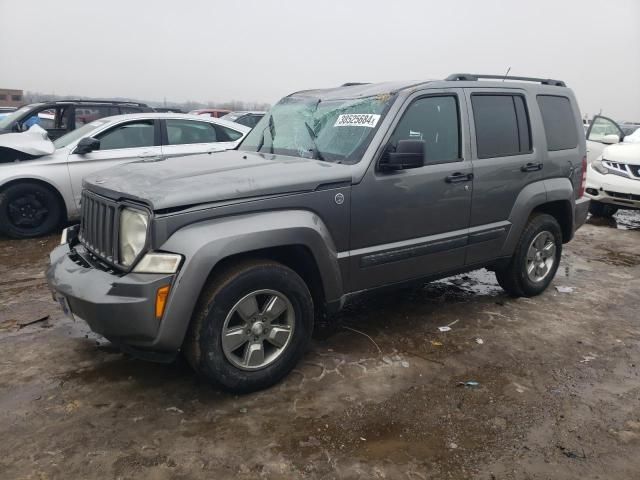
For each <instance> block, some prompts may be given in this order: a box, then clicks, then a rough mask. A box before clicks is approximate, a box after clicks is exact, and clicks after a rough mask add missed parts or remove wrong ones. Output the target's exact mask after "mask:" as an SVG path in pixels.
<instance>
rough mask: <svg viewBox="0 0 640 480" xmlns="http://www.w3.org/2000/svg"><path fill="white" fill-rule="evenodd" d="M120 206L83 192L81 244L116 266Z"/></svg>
mask: <svg viewBox="0 0 640 480" xmlns="http://www.w3.org/2000/svg"><path fill="white" fill-rule="evenodd" d="M117 227H118V205H117V203H116V202H113V201H111V200H108V199H106V198H104V197H101V196H99V195H96V194H94V193H91V192H88V191H86V190H85V191H84V192H82V203H81V213H80V232H79V234H78V238H79V240H80V242H81V243H82V244H83V245H84V246H85V247H86V248H87V249H88V250H89V251H90V252H91V253H93V254H94V255H96V256H97V257H99V258H101V259H103V260H105V261H107V262H108V263H110V264H115V263H116V261H117V258H118V257H117V244H118V228H117Z"/></svg>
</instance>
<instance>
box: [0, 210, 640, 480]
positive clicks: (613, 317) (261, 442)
mask: <svg viewBox="0 0 640 480" xmlns="http://www.w3.org/2000/svg"><path fill="white" fill-rule="evenodd" d="M616 218H617V220H616V221H611V222H607V223H602V222H600V223H598V224H593V223H590V224H587V225H585V226H584V227H583V228H582V229H581V230H580V231H579V232H578V234H577V238H576V240H575V241H574V242H572V243H570V244H568V245H567V246H566V248H565V252H564V255H563V263H562V265H561V268H560V270H559V271H558V275H557V276H556V278H555V280H554V283H553V286H552V288H550V289H549V290H547V292H545V293H544V294H543V295H541V296H539V297H536V298H532V299H525V298H522V299H511V298H509V297H507V296H505V295H504V293H503V292H502V291H501V289H500V288H499V287H498V286H497V284H496V283H495V280H494V277H493V275H492V274H491V273H488V272H486V271H479V272H474V273H472V274H469V275H463V276H459V277H454V278H451V279H447V280H444V281H439V282H435V283H432V284H428V285H424V286H423V287H421V288H416V289H411V290H405V291H401V292H396V293H390V294H388V295H376V296H375V297H371V298H368V299H364V300H362V301H361V302H360V303H359V304H357V305H354V306H352V307H350V308H349V309H348V310H347V311H346V312H344V313H343V314H342V315H341V317H340V318H339V323H338V324H337V326H336V328H335V331H333V332H331V333H330V334H329V335H328V337H327V338H323V339H316V340H315V341H314V343H313V346H312V349H311V351H309V352H308V354H307V355H306V357H305V358H304V361H303V362H302V363H301V365H299V367H298V368H297V369H296V370H295V371H294V372H293V374H291V375H289V376H288V377H287V378H286V379H285V381H283V382H281V383H280V384H279V385H277V386H276V387H273V388H271V389H269V390H266V391H263V392H260V393H255V394H250V395H246V396H232V395H229V394H226V393H222V392H219V391H217V390H215V389H213V388H212V387H210V386H208V385H207V384H204V383H202V382H199V380H198V379H197V378H196V376H195V375H194V374H193V373H192V371H191V370H190V369H189V368H188V366H187V365H186V362H183V361H178V362H176V363H174V364H170V365H163V364H151V363H145V362H142V361H138V360H135V359H131V358H129V357H127V356H125V355H123V354H121V353H119V352H118V351H117V350H115V349H114V348H113V347H111V346H110V345H109V344H108V343H106V342H105V341H104V340H101V339H100V338H97V337H95V336H94V335H92V334H91V333H90V332H89V330H88V328H87V327H86V326H85V325H83V324H81V323H73V322H71V321H70V320H67V319H65V318H63V317H62V314H61V312H60V310H59V309H58V307H57V305H56V304H55V303H53V301H52V300H51V296H50V294H49V292H48V290H47V287H46V284H45V280H44V276H43V269H44V268H45V265H46V263H47V254H48V252H49V251H50V250H51V249H52V248H53V247H54V246H55V245H56V244H57V242H58V237H57V236H52V237H47V238H45V239H36V240H29V241H12V240H6V239H3V240H0V279H1V280H0V349H1V351H2V355H1V356H0V437H1V438H2V442H0V471H2V472H4V473H3V474H2V477H3V478H11V479H19V478H25V479H26V478H34V479H35V478H39V479H40V478H85V479H90V478H149V479H164V478H167V479H168V478H221V477H224V478H230V477H234V478H247V479H249V478H407V479H428V478H480V479H493V478H495V479H503V478H554V479H565V478H566V479H569V478H572V479H573V478H585V479H586V478H593V479H595V478H607V479H618V478H619V479H628V478H633V477H634V476H635V475H636V474H637V472H638V471H639V470H640V458H638V456H637V454H636V453H637V449H638V445H640V413H639V412H638V408H637V406H638V401H639V399H640V398H639V397H640V377H639V376H638V364H639V363H640V348H639V347H640V325H639V324H638V313H637V310H638V307H639V306H640V305H639V304H638V298H639V295H640V274H639V273H640V242H638V238H639V237H638V235H640V215H638V214H636V213H627V212H620V213H619V214H618V215H617V216H616ZM557 287H570V288H568V289H567V288H560V289H558V288H557ZM559 290H560V291H559ZM447 325H449V326H450V328H451V330H450V331H448V332H440V331H439V330H438V327H441V326H447ZM465 382H477V384H476V383H466V385H463V383H465Z"/></svg>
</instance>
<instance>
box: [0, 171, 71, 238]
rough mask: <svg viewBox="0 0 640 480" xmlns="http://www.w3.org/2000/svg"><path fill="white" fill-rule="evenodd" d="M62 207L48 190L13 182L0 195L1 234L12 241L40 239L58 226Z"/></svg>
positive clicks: (41, 186)
mask: <svg viewBox="0 0 640 480" xmlns="http://www.w3.org/2000/svg"><path fill="white" fill-rule="evenodd" d="M63 207H64V206H63V205H62V203H61V201H60V199H59V197H58V195H57V194H56V192H55V191H53V190H52V189H51V188H49V187H47V186H45V185H42V184H41V183H36V182H22V183H15V184H13V185H10V186H9V187H7V188H6V189H4V190H3V191H2V192H1V193H0V232H2V233H4V234H5V235H7V236H9V237H12V238H33V237H41V236H43V235H46V234H48V233H51V232H52V231H53V230H55V229H56V228H58V227H59V226H60V224H61V222H62V219H63V217H64V214H63Z"/></svg>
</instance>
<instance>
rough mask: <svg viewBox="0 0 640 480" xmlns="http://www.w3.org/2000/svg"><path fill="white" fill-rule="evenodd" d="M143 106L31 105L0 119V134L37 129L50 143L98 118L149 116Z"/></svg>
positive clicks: (98, 102)
mask: <svg viewBox="0 0 640 480" xmlns="http://www.w3.org/2000/svg"><path fill="white" fill-rule="evenodd" d="M152 111H153V109H152V108H151V107H149V106H147V105H145V104H144V103H137V102H117V101H110V100H60V101H56V102H43V103H32V104H30V105H25V106H23V107H20V108H19V109H18V110H16V111H14V112H11V113H10V114H9V115H7V116H5V117H2V118H0V134H3V133H15V132H23V131H25V130H28V129H29V128H31V127H32V126H33V125H39V126H41V127H42V128H44V129H45V130H46V131H47V133H48V134H49V138H51V140H55V139H56V138H58V137H61V136H62V135H64V134H65V133H68V132H71V131H72V130H75V129H76V128H79V127H81V126H83V125H85V124H87V123H90V122H92V121H94V120H97V119H98V118H102V117H110V116H112V115H122V114H126V113H142V112H152Z"/></svg>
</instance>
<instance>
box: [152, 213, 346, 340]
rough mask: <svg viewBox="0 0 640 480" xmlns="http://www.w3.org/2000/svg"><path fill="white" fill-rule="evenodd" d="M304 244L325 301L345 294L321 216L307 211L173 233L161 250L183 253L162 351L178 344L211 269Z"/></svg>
mask: <svg viewBox="0 0 640 480" xmlns="http://www.w3.org/2000/svg"><path fill="white" fill-rule="evenodd" d="M293 245H296V246H304V247H306V248H307V249H308V250H309V251H310V252H311V254H312V256H313V258H314V260H315V262H316V266H317V267H318V271H319V273H320V278H321V281H322V285H323V288H324V294H325V299H326V301H333V300H337V299H340V298H341V296H342V295H343V283H342V275H341V272H340V268H339V264H338V255H337V251H336V247H335V244H334V241H333V238H332V237H331V235H330V233H329V230H328V229H327V227H326V225H325V224H324V222H323V221H322V219H321V218H320V217H319V216H318V215H316V214H315V213H313V212H310V211H307V210H279V211H271V212H260V213H251V214H246V215H237V216H232V217H223V218H217V219H212V220H207V221H203V222H198V223H194V224H191V225H188V226H186V227H183V228H181V229H180V230H178V231H176V232H175V233H174V234H173V235H171V237H169V239H168V240H167V241H166V242H165V243H164V244H163V245H162V246H161V248H160V249H159V250H163V251H167V252H173V253H179V254H181V255H183V256H184V262H183V265H182V267H181V269H180V271H179V273H178V276H177V277H176V279H175V281H174V283H173V288H172V290H173V291H172V294H171V295H170V298H169V303H168V304H167V311H166V314H165V318H164V320H163V321H162V323H161V325H160V329H159V332H158V336H157V338H156V340H155V342H154V343H155V344H157V346H159V347H161V348H162V349H163V350H164V349H173V348H175V349H178V348H180V346H181V345H182V342H183V339H184V336H185V334H186V332H187V328H188V326H189V323H190V322H191V318H192V316H193V311H194V309H195V306H196V303H197V301H198V298H199V296H200V293H201V291H202V289H203V287H204V285H205V283H206V282H207V279H208V278H209V275H210V274H211V272H212V270H213V269H214V268H215V267H216V265H218V264H219V263H220V262H221V261H222V260H224V259H225V258H228V257H230V256H233V255H237V254H242V253H250V252H252V251H256V250H262V249H265V248H271V247H285V246H293Z"/></svg>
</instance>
